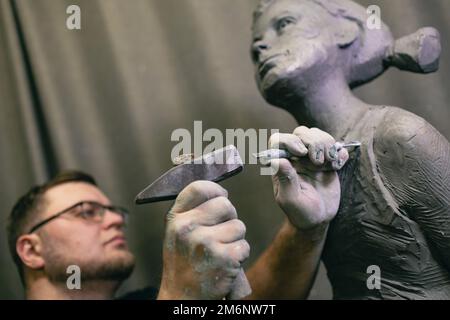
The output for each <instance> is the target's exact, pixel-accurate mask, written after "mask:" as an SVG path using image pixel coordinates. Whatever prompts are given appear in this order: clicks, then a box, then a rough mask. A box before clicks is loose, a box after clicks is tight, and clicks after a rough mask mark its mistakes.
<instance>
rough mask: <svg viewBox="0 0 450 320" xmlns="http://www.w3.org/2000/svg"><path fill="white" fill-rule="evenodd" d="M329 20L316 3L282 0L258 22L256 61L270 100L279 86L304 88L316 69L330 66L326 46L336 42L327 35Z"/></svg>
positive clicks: (254, 47) (260, 82)
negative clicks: (305, 82)
mask: <svg viewBox="0 0 450 320" xmlns="http://www.w3.org/2000/svg"><path fill="white" fill-rule="evenodd" d="M329 20H330V19H329V14H328V13H327V12H326V11H325V10H324V9H323V8H321V7H320V6H319V5H317V4H316V3H314V2H312V1H299V0H278V1H275V2H274V3H273V4H271V5H270V6H269V7H268V8H267V9H266V10H265V11H264V13H263V14H262V15H261V16H260V17H259V18H258V19H257V20H256V21H255V22H254V25H253V44H252V58H253V62H254V64H255V72H256V81H257V83H258V87H259V89H260V91H261V93H262V94H263V95H264V96H265V97H266V98H268V96H270V95H273V94H276V93H277V87H278V88H280V87H286V86H292V85H294V86H296V87H298V86H299V85H300V86H301V82H302V81H305V78H307V77H308V75H309V74H311V73H312V72H315V71H314V69H315V67H317V66H320V65H322V64H323V63H326V60H327V58H328V53H327V49H326V48H327V47H326V46H327V45H328V46H329V45H331V43H332V42H333V41H332V38H331V36H330V34H329V32H324V31H325V30H326V29H327V28H328V26H327V24H329ZM274 91H275V92H274ZM269 102H270V101H269Z"/></svg>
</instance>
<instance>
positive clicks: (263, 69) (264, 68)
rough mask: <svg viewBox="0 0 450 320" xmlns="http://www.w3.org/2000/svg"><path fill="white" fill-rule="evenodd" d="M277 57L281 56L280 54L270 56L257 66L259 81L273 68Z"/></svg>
mask: <svg viewBox="0 0 450 320" xmlns="http://www.w3.org/2000/svg"><path fill="white" fill-rule="evenodd" d="M279 56H282V54H281V53H279V54H275V55H273V56H270V57H269V58H267V59H264V60H263V61H261V63H260V64H259V68H258V72H259V76H260V77H261V79H264V77H265V75H266V74H267V73H268V72H269V71H270V69H272V68H273V67H275V61H274V60H275V58H277V57H279Z"/></svg>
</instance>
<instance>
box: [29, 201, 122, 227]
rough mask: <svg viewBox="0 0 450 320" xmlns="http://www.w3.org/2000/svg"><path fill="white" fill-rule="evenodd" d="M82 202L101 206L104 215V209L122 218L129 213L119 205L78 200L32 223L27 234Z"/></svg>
mask: <svg viewBox="0 0 450 320" xmlns="http://www.w3.org/2000/svg"><path fill="white" fill-rule="evenodd" d="M83 204H90V205H95V206H99V207H101V208H102V209H103V214H102V215H104V213H105V211H111V212H114V213H117V214H120V215H121V216H122V217H123V218H124V219H125V218H126V217H127V216H128V215H129V212H128V210H127V209H125V208H123V207H120V206H106V205H103V204H101V203H98V202H95V201H80V202H77V203H75V204H74V205H72V206H70V207H68V208H66V209H64V210H62V211H60V212H58V213H55V214H54V215H52V216H50V217H48V218H47V219H44V220H42V221H41V222H39V223H38V224H36V225H34V226H33V227H32V228H30V231H29V232H28V234H30V233H33V232H35V231H36V230H37V229H39V228H41V227H42V226H44V225H45V224H47V223H49V222H50V221H52V220H54V219H56V218H58V217H60V216H62V215H63V214H65V213H67V212H69V211H71V210H73V209H75V208H76V207H78V206H81V205H83Z"/></svg>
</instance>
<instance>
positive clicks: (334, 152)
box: [328, 146, 338, 160]
mask: <svg viewBox="0 0 450 320" xmlns="http://www.w3.org/2000/svg"><path fill="white" fill-rule="evenodd" d="M328 155H329V156H330V159H331V160H336V159H337V157H338V152H337V148H336V146H332V147H331V148H330V151H329V152H328Z"/></svg>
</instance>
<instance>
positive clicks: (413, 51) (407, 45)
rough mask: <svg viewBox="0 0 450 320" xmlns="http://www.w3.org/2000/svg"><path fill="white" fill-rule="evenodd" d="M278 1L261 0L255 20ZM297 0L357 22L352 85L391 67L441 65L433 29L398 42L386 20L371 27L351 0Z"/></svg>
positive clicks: (420, 68) (430, 68)
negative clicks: (313, 4) (377, 27)
mask: <svg viewBox="0 0 450 320" xmlns="http://www.w3.org/2000/svg"><path fill="white" fill-rule="evenodd" d="M276 1H278V0H261V1H260V2H259V4H258V6H257V7H256V9H255V11H254V14H253V21H254V22H256V20H257V19H258V18H259V17H260V16H261V15H262V14H263V13H264V12H265V11H266V10H267V9H268V8H269V7H270V6H271V5H272V4H274V3H275V2H276ZM295 1H298V2H299V3H301V2H306V1H308V2H313V3H315V4H317V5H319V6H321V7H322V8H323V9H324V10H326V11H327V12H328V13H329V14H330V15H331V16H333V17H335V18H338V19H346V20H348V21H351V22H353V23H356V24H357V26H358V29H359V37H358V41H356V42H355V43H353V44H352V46H353V47H354V50H355V51H354V53H355V57H354V60H353V61H352V67H351V70H350V71H349V75H348V82H349V84H350V86H351V87H356V86H358V85H361V84H364V83H367V82H369V81H370V80H372V79H374V78H376V77H378V76H379V75H380V74H382V73H383V72H384V71H385V70H386V69H388V68H389V67H390V66H395V67H397V68H399V69H401V70H407V71H412V72H416V73H429V72H434V71H436V70H437V69H438V67H439V57H440V53H441V45H440V36H439V32H438V31H437V30H436V29H434V28H422V29H419V30H418V31H417V32H415V33H414V34H411V35H409V36H406V37H403V38H401V39H399V40H397V41H395V40H394V38H393V35H392V33H391V31H390V29H389V27H388V26H387V25H386V24H384V23H383V22H382V24H381V28H380V29H374V30H370V29H369V28H368V27H367V23H366V21H367V19H368V17H369V16H368V14H367V11H366V9H365V8H364V7H363V6H361V5H359V4H357V3H355V2H353V1H351V0H295ZM355 47H356V48H355Z"/></svg>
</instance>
